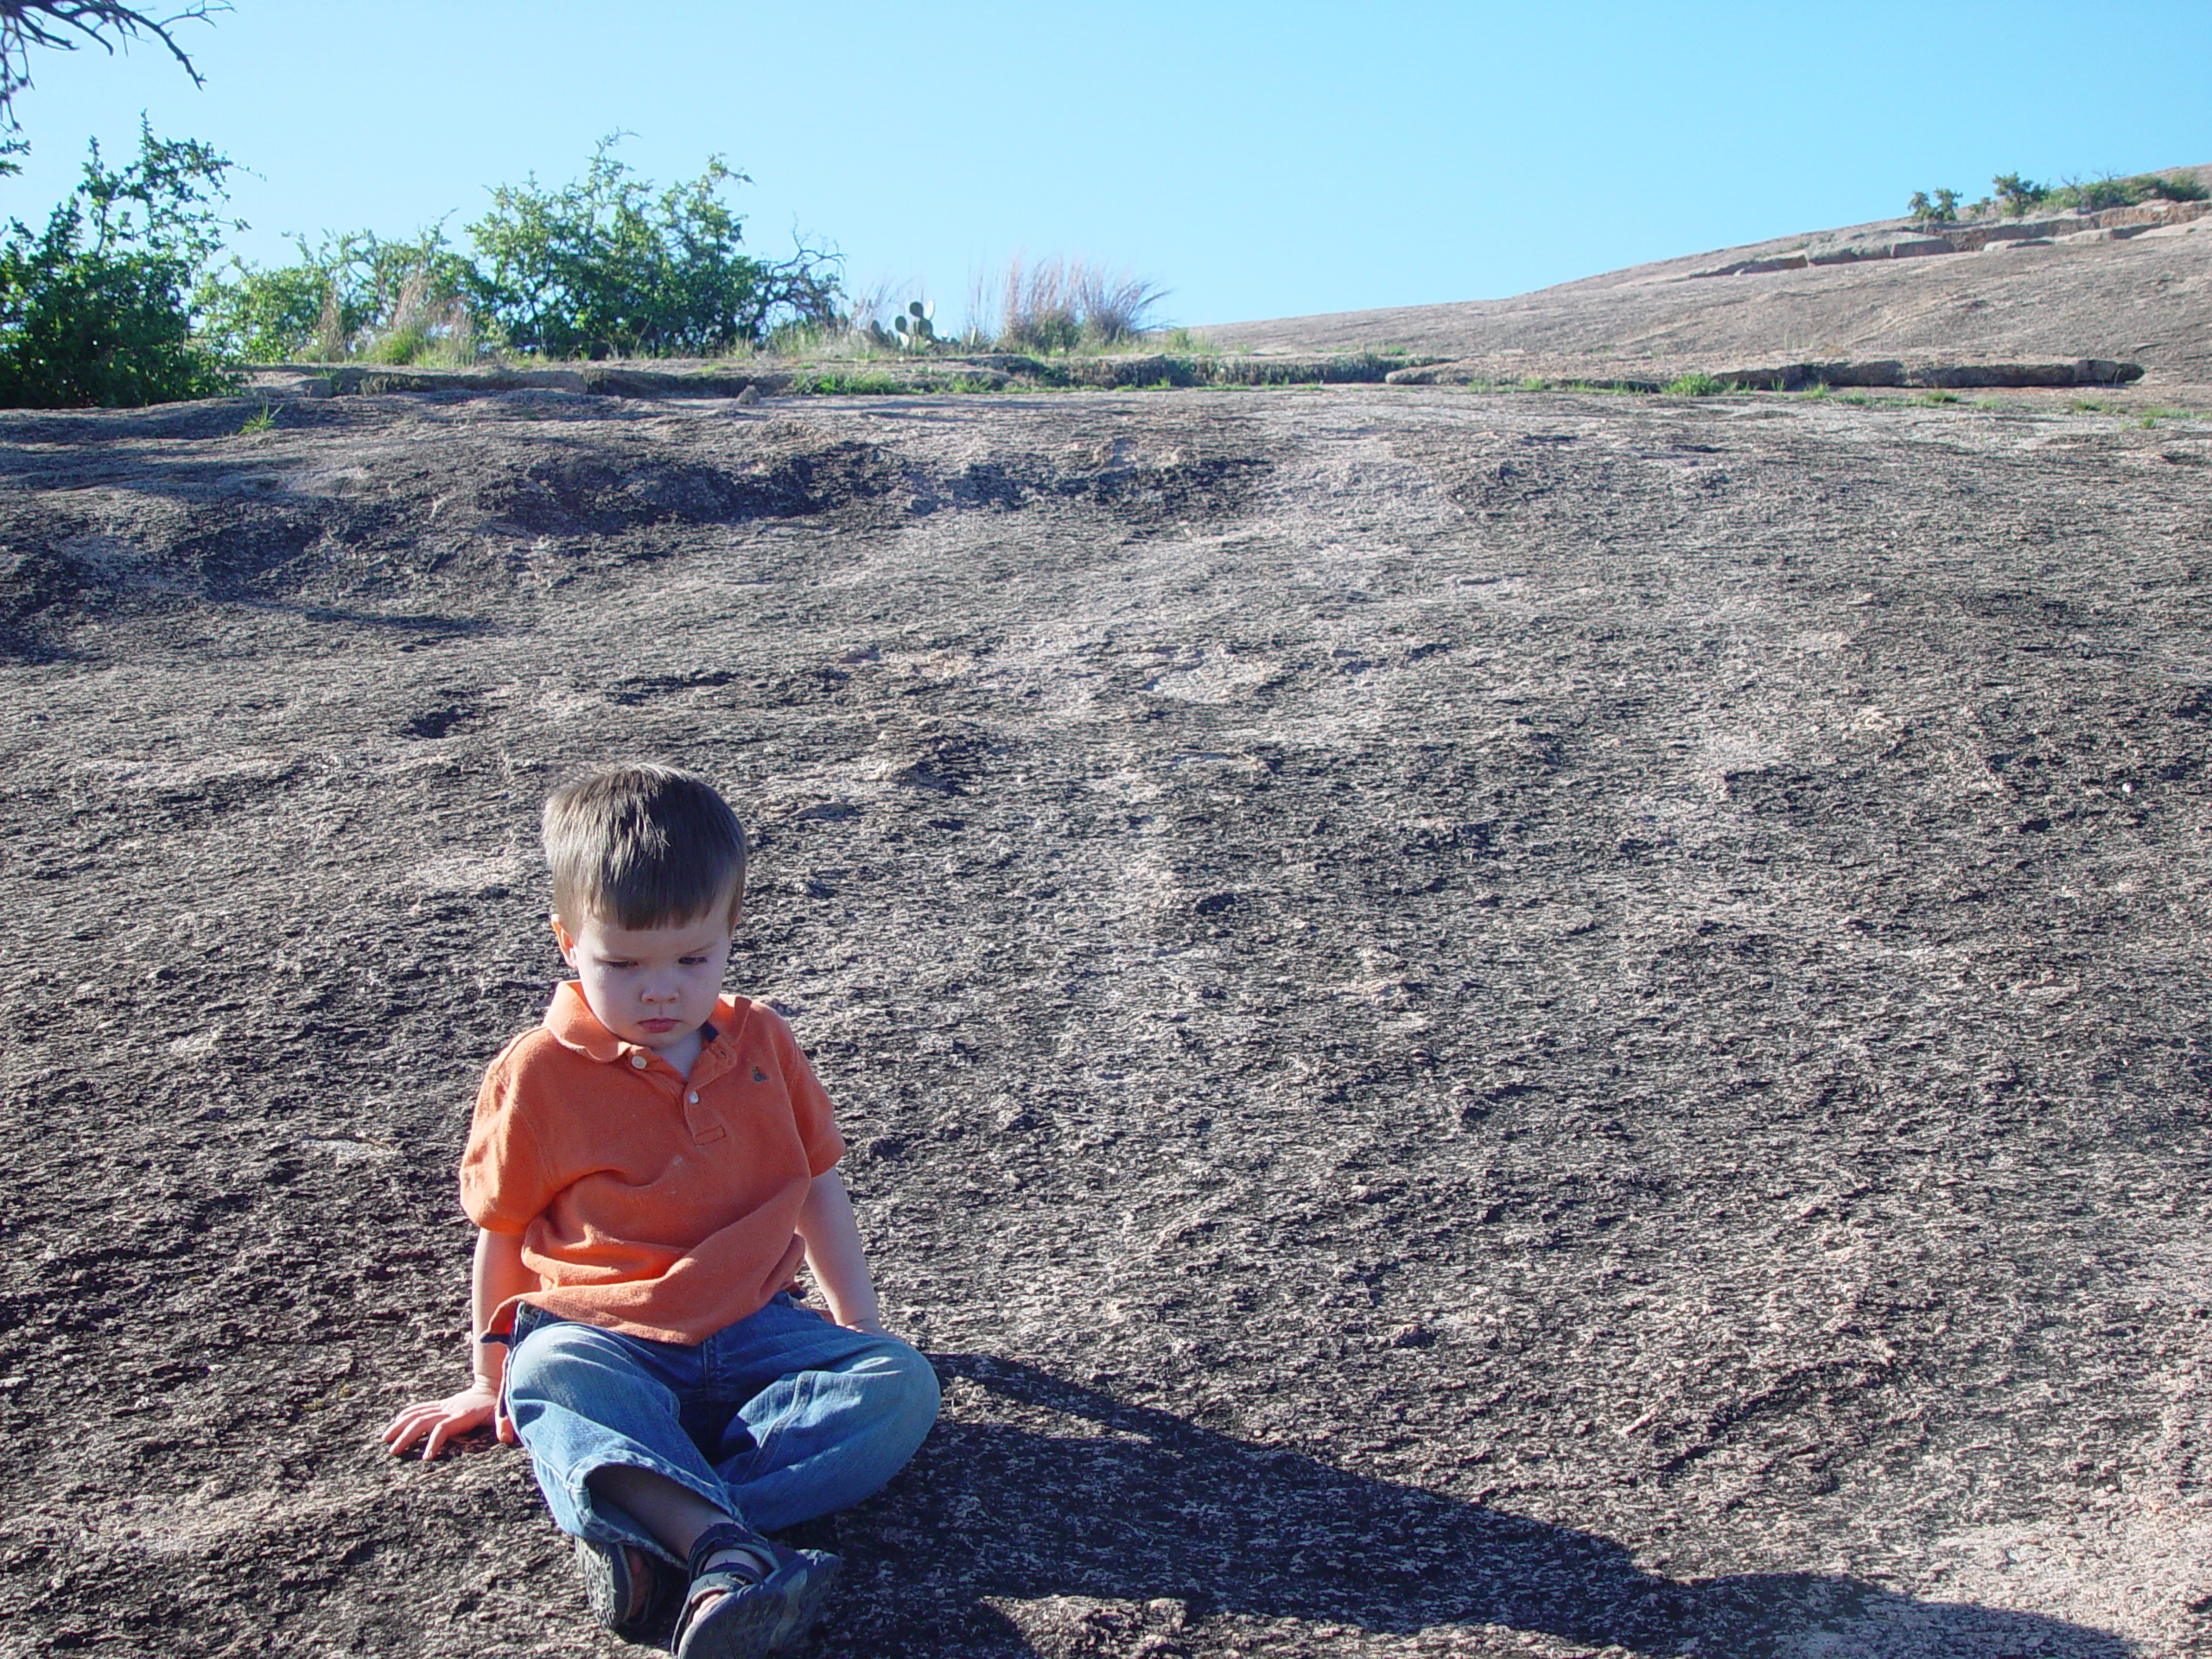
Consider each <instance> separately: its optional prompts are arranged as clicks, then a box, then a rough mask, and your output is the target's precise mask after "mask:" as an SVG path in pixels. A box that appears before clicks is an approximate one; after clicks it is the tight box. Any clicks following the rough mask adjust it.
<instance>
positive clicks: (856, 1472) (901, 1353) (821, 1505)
mask: <svg viewBox="0 0 2212 1659" xmlns="http://www.w3.org/2000/svg"><path fill="white" fill-rule="evenodd" d="M506 1395H507V1414H508V1416H509V1417H511V1418H512V1420H513V1421H514V1426H515V1433H518V1435H520V1436H521V1437H522V1443H523V1445H524V1446H526V1447H528V1448H529V1450H530V1461H531V1472H532V1473H533V1474H535V1475H536V1476H537V1490H538V1491H541V1492H543V1494H544V1495H545V1503H546V1507H547V1508H549V1509H550V1510H552V1511H553V1519H554V1522H556V1524H557V1525H558V1526H559V1527H560V1529H561V1530H562V1531H563V1532H567V1533H573V1534H575V1535H576V1536H578V1537H582V1538H590V1539H594V1540H596V1541H599V1542H601V1543H622V1544H635V1545H638V1546H639V1548H645V1549H649V1550H652V1552H653V1553H654V1554H658V1555H661V1556H664V1557H665V1558H666V1559H668V1560H676V1557H674V1556H673V1555H671V1554H669V1552H668V1551H667V1550H666V1549H665V1548H663V1547H662V1546H661V1544H660V1543H659V1541H658V1540H656V1539H655V1538H654V1537H653V1536H652V1535H651V1534H650V1533H648V1532H646V1531H645V1529H644V1528H643V1527H641V1526H640V1525H639V1523H638V1522H637V1520H636V1519H635V1517H633V1516H631V1515H630V1513H629V1512H628V1511H627V1510H624V1509H622V1508H621V1507H620V1505H619V1504H615V1503H609V1502H607V1500H606V1499H604V1498H601V1497H598V1496H597V1495H596V1494H594V1492H593V1491H592V1490H591V1488H590V1486H589V1485H588V1484H587V1483H588V1479H589V1478H590V1476H591V1473H592V1471H594V1469H605V1468H607V1467H610V1466H613V1465H626V1466H629V1467H632V1468H638V1469H650V1470H652V1471H653V1472H654V1473H656V1474H659V1475H664V1476H665V1477H667V1478H669V1479H670V1480H672V1481H674V1482H675V1483H676V1484H677V1485H679V1486H683V1487H687V1488H689V1489H690V1491H694V1492H696V1493H697V1494H698V1495H699V1496H700V1497H702V1498H704V1499H706V1501H707V1502H708V1503H712V1504H714V1505H715V1507H716V1508H718V1509H721V1510H725V1511H727V1512H728V1514H729V1515H730V1516H733V1517H734V1518H735V1519H737V1520H739V1521H741V1522H745V1523H746V1524H747V1525H748V1526H750V1527H753V1528H754V1529H757V1530H760V1531H764V1532H772V1531H774V1530H776V1529H779V1528H781V1527H788V1526H792V1525H795V1524H796V1523H798V1522H801V1521H806V1520H810V1519H812V1518H813V1517H814V1516H817V1515H827V1514H829V1512H830V1511H831V1510H842V1509H843V1508H845V1507H846V1506H847V1505H849V1504H852V1503H859V1502H860V1500H861V1499H862V1498H864V1497H867V1496H868V1494H869V1493H871V1492H873V1491H875V1490H876V1489H877V1488H879V1487H880V1486H881V1485H882V1484H883V1483H884V1482H886V1481H887V1480H889V1479H890V1478H891V1477H892V1476H893V1475H895V1474H897V1473H898V1472H899V1470H900V1469H901V1468H903V1467H904V1466H905V1465H906V1459H909V1458H911V1457H912V1456H913V1455H914V1449H915V1448H916V1447H917V1446H920V1445H921V1443H922V1438H923V1436H925V1435H926V1434H927V1433H929V1431H930V1425H931V1423H932V1422H934V1421H937V1408H938V1384H937V1373H936V1372H934V1371H932V1370H931V1369H930V1363H929V1361H927V1360H926V1359H925V1358H923V1357H921V1355H919V1354H918V1353H916V1352H915V1351H913V1350H912V1348H909V1347H908V1346H907V1345H906V1344H905V1343H903V1342H899V1341H898V1340H897V1339H895V1338H890V1337H871V1336H868V1335H865V1334H863V1333H862V1332H858V1331H848V1330H846V1329H845V1328H844V1327H843V1326H842V1325H832V1324H830V1323H829V1321H828V1320H827V1319H823V1317H822V1316H821V1315H820V1314H818V1313H813V1312H811V1311H810V1310H809V1309H807V1308H804V1307H802V1306H798V1305H797V1304H795V1303H794V1302H793V1301H792V1300H791V1298H790V1297H789V1296H787V1295H785V1296H779V1297H777V1298H776V1299H775V1300H773V1301H772V1302H770V1303H769V1304H768V1305H767V1306H766V1307H764V1308H762V1309H761V1310H760V1312H759V1313H754V1314H753V1315H751V1316H750V1317H748V1318H746V1319H740V1320H739V1321H738V1322H737V1323H736V1324H735V1325H728V1326H725V1327H724V1328H723V1329H721V1330H720V1331H717V1332H715V1333H714V1335H712V1336H710V1337H709V1338H707V1339H706V1340H705V1341H704V1342H702V1343H700V1344H698V1345H697V1346H696V1347H693V1346H688V1345H686V1344H682V1343H674V1342H652V1341H648V1340H647V1339H645V1338H642V1337H629V1336H624V1335H622V1334H621V1333H620V1332H615V1331H603V1330H601V1329H600V1328H599V1327H598V1326H597V1325H579V1324H576V1323H575V1322H573V1321H571V1320H567V1319H555V1318H554V1317H552V1316H551V1315H550V1314H547V1313H541V1312H539V1311H538V1310H537V1308H535V1307H532V1306H530V1305H529V1304H527V1303H525V1304H524V1306H522V1308H521V1309H520V1310H519V1311H518V1314H517V1316H516V1319H515V1328H514V1336H513V1338H512V1345H511V1347H510V1348H509V1350H508V1357H507V1380H506Z"/></svg>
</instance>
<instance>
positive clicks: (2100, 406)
mask: <svg viewBox="0 0 2212 1659" xmlns="http://www.w3.org/2000/svg"><path fill="white" fill-rule="evenodd" d="M2066 407H2067V408H2068V409H2069V410H2072V411H2073V412H2074V413H2075V414H2076V415H2117V414H2119V413H2120V405H2119V404H2115V403H2113V402H2112V401H2111V400H2110V399H2109V398H2105V397H2072V398H2069V399H2068V400H2067V404H2066Z"/></svg>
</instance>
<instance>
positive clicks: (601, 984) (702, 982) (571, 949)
mask: <svg viewBox="0 0 2212 1659" xmlns="http://www.w3.org/2000/svg"><path fill="white" fill-rule="evenodd" d="M736 925H737V918H736V917H735V916H734V915H732V914H731V913H730V912H729V909H728V906H723V905H716V906H715V907H714V908H713V909H712V910H710V911H709V912H707V913H706V914H705V915H703V916H700V917H696V918H693V919H692V920H690V921H688V922H672V923H670V924H669V925H666V926H664V927H644V928H630V927H621V926H619V925H616V924H614V923H613V922H607V921H602V920H601V919H599V918H597V917H587V918H584V919H583V920H582V921H580V922H578V923H577V924H576V926H575V930H574V931H570V930H569V928H568V927H566V926H565V925H563V923H562V921H561V918H559V917H557V916H556V917H555V918H553V934H554V937H555V938H557V939H559V940H560V942H561V955H562V957H563V959H564V960H565V961H566V962H567V963H568V964H569V967H571V968H573V969H575V974H576V978H577V979H578V980H579V981H581V982H582V985H583V992H584V1001H586V1002H587V1003H588V1004H589V1005H590V1007H591V1011H592V1014H594V1017H595V1018H597V1020H599V1023H600V1024H601V1025H602V1026H605V1027H607V1030H609V1031H611V1032H613V1033H614V1034H615V1035H616V1036H617V1037H620V1039H622V1040H623V1041H624V1042H626V1043H636V1044H637V1045H639V1046H640V1047H643V1048H652V1049H666V1048H677V1047H681V1046H683V1044H684V1043H685V1042H686V1041H687V1040H688V1039H690V1036H691V1034H692V1033H694V1032H696V1031H697V1030H698V1029H699V1027H702V1026H703V1025H705V1024H706V1023H707V1019H708V1016H709V1015H710V1014H713V1013H714V1011H715V997H716V996H717V995H720V994H721V988H722V973H723V971H724V969H727V968H728V966H729V941H730V934H731V931H733V930H734V928H735V926H736Z"/></svg>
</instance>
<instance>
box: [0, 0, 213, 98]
mask: <svg viewBox="0 0 2212 1659" xmlns="http://www.w3.org/2000/svg"><path fill="white" fill-rule="evenodd" d="M228 10H230V7H229V5H228V4H227V3H226V0H194V3H193V4H191V5H188V6H187V7H185V8H184V9H183V10H181V11H179V12H177V13H175V15H174V16H168V17H152V16H148V15H147V14H146V13H144V12H143V11H138V10H133V9H132V8H131V7H130V6H126V5H121V4H118V3H117V0H0V126H5V127H10V128H12V127H15V126H16V125H18V123H17V121H16V93H18V92H28V91H29V90H30V84H31V68H30V49H31V48H33V47H35V46H40V47H51V48H54V50H56V51H60V52H74V51H75V50H76V49H77V48H79V47H80V46H82V45H83V44H84V43H85V42H86V41H91V42H92V44H93V45H95V46H98V47H99V48H102V49H104V50H105V51H106V52H108V53H110V54H113V52H114V51H115V48H116V46H117V44H118V42H121V43H124V44H126V45H127V44H128V43H129V42H130V41H138V40H147V39H152V40H156V41H160V42H161V43H162V45H163V46H165V47H167V48H168V54H169V55H170V56H171V57H173V58H175V60H177V62H178V63H179V64H180V65H181V66H182V67H183V69H184V73H186V74H188V75H190V76H191V77H192V79H193V82H194V85H195V86H205V85H206V84H207V83H206V82H205V81H204V80H203V79H201V77H200V71H199V69H198V68H197V67H194V64H193V61H192V59H191V58H190V57H189V56H188V55H187V54H186V52H185V49H184V48H182V47H181V46H179V45H178V44H177V43H176V37H175V35H172V34H170V32H169V31H170V30H171V29H175V27H176V26H177V25H178V24H179V23H204V22H211V21H212V20H213V16H214V14H215V13H217V12H219V11H228Z"/></svg>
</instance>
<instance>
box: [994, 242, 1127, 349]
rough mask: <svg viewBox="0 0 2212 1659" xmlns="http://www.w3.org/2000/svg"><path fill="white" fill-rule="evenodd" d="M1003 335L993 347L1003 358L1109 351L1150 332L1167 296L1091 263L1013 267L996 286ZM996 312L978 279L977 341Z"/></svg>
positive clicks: (1011, 263) (1012, 263)
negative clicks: (1006, 354) (1010, 353)
mask: <svg viewBox="0 0 2212 1659" xmlns="http://www.w3.org/2000/svg"><path fill="white" fill-rule="evenodd" d="M997 289H998V305H997V307H996V309H997V312H998V318H997V329H996V333H995V336H992V337H989V340H990V343H991V344H994V345H995V346H997V347H998V348H999V349H1000V350H1001V351H1016V352H1073V351H1079V350H1086V349H1087V350H1091V351H1103V350H1111V349H1112V348H1113V347H1115V346H1122V345H1126V344H1128V342H1129V341H1131V340H1135V339H1136V338H1137V337H1138V336H1139V335H1141V334H1144V333H1146V332H1147V330H1148V329H1149V328H1150V327H1151V326H1152V314H1153V312H1154V310H1155V309H1156V308H1158V306H1159V304H1160V301H1161V300H1163V299H1165V298H1166V289H1162V288H1160V286H1159V285H1158V284H1157V283H1151V282H1147V281H1146V280H1145V279H1144V278H1142V277H1132V276H1130V275H1128V273H1126V272H1120V273H1116V272H1114V271H1109V270H1107V269H1106V267H1105V266H1103V265H1100V264H1093V263H1092V262H1090V260H1087V259H1044V260H1039V261H1038V262H1037V263H1036V264H1029V263H1027V261H1025V260H1023V259H1021V258H1020V257H1016V258H1014V259H1011V260H1008V261H1007V266H1006V270H1004V271H1003V272H1002V273H1001V275H1000V277H999V281H998V283H997ZM991 309H992V308H991V306H990V305H989V303H988V289H987V288H986V284H985V283H984V281H983V280H982V278H978V279H977V281H976V285H975V287H974V289H972V290H971V292H970V294H969V327H970V331H971V333H977V334H981V333H982V327H981V325H982V319H983V318H985V317H986V316H988V315H989V313H990V311H991Z"/></svg>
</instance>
